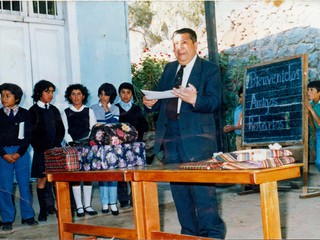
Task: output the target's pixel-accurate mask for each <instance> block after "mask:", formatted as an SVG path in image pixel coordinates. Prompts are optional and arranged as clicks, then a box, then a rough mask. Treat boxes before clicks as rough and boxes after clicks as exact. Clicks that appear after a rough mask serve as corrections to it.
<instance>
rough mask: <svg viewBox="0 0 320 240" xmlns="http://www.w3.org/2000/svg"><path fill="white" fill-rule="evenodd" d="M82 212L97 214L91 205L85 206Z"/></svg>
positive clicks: (91, 214)
mask: <svg viewBox="0 0 320 240" xmlns="http://www.w3.org/2000/svg"><path fill="white" fill-rule="evenodd" d="M84 212H85V213H88V214H89V215H90V216H94V215H97V214H98V213H97V211H95V210H93V209H92V207H91V206H88V207H85V208H84Z"/></svg>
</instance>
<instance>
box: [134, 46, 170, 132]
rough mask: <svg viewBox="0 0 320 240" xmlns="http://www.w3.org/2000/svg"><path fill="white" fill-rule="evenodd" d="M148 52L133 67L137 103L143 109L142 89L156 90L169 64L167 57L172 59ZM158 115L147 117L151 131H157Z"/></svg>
mask: <svg viewBox="0 0 320 240" xmlns="http://www.w3.org/2000/svg"><path fill="white" fill-rule="evenodd" d="M148 51H149V50H148V49H146V51H145V52H147V54H146V56H145V57H144V58H143V59H142V60H141V62H140V63H139V64H132V65H131V74H132V84H133V86H134V90H135V96H134V98H135V102H136V104H138V105H139V106H140V107H142V108H143V103H142V98H143V93H142V92H141V89H144V90H155V88H156V87H157V85H158V82H159V79H160V77H161V74H162V72H163V69H164V66H165V64H166V63H167V60H166V59H165V57H170V56H167V55H163V54H161V53H160V56H156V55H154V56H151V55H150V54H149V53H148ZM157 115H158V113H157V112H153V113H146V115H145V116H146V119H147V121H148V124H149V129H150V130H155V122H156V118H157Z"/></svg>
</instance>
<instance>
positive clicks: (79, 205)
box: [72, 186, 83, 213]
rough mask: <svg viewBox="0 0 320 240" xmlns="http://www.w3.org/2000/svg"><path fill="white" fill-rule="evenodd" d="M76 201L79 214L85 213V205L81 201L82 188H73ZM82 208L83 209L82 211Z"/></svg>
mask: <svg viewBox="0 0 320 240" xmlns="http://www.w3.org/2000/svg"><path fill="white" fill-rule="evenodd" d="M72 192H73V197H74V201H75V202H76V205H77V209H79V210H78V213H83V205H82V201H81V188H80V186H72ZM80 208H81V209H80Z"/></svg>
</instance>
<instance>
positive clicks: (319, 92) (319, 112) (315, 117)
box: [306, 81, 320, 171]
mask: <svg viewBox="0 0 320 240" xmlns="http://www.w3.org/2000/svg"><path fill="white" fill-rule="evenodd" d="M307 89H308V90H307V91H308V92H307V95H308V99H309V101H306V107H307V108H308V111H309V118H310V120H311V121H310V125H311V127H312V130H313V132H314V134H315V136H316V142H317V144H316V161H315V165H316V168H317V169H318V171H320V102H319V100H320V81H312V82H309V84H308V86H307Z"/></svg>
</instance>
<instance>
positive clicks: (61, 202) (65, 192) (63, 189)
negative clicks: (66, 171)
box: [55, 182, 73, 240]
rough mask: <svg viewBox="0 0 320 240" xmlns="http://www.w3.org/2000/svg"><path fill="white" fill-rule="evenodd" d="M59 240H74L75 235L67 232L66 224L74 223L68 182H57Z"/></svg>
mask: <svg viewBox="0 0 320 240" xmlns="http://www.w3.org/2000/svg"><path fill="white" fill-rule="evenodd" d="M55 185H56V198H57V210H58V227H59V239H63V240H68V239H73V233H70V232H66V231H65V228H64V223H72V215H71V204H70V190H69V183H68V182H56V183H55Z"/></svg>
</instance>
